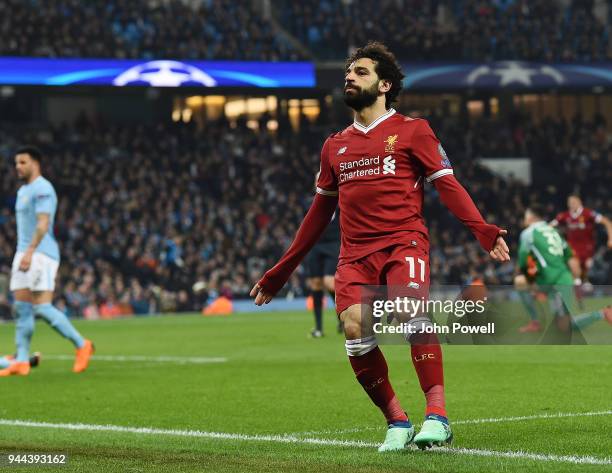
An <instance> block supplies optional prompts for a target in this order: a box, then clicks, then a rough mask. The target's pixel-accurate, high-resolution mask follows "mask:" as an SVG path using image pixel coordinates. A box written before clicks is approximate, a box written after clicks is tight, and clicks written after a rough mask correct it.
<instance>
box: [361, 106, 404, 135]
mask: <svg viewBox="0 0 612 473" xmlns="http://www.w3.org/2000/svg"><path fill="white" fill-rule="evenodd" d="M394 113H395V109H393V108H390V109H389V110H388V111H387V112H386V113H383V114H382V115H381V116H380V117H378V118H377V119H376V120H374V121H373V122H372V123H370V124H369V125H368V126H364V125H362V124H361V123H359V122H358V121H357V120H355V121H353V126H354V127H355V129H356V130H359V131H361V132H363V133H367V132H368V131H370V130H373V129H374V128H376V126H377V125H379V124H381V123H382V122H384V121H385V120H386V119H387V118H389V117H390V116H391V115H393V114H394Z"/></svg>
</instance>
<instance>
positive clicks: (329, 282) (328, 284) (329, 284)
mask: <svg viewBox="0 0 612 473" xmlns="http://www.w3.org/2000/svg"><path fill="white" fill-rule="evenodd" d="M323 285H324V286H325V290H326V291H328V292H334V290H335V284H334V277H333V276H325V277H324V278H323Z"/></svg>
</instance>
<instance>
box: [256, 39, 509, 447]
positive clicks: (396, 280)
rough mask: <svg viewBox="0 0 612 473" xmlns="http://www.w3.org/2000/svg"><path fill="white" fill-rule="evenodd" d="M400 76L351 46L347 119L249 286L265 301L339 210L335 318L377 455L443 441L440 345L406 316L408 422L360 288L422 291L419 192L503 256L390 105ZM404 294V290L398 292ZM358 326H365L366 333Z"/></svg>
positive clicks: (494, 231)
mask: <svg viewBox="0 0 612 473" xmlns="http://www.w3.org/2000/svg"><path fill="white" fill-rule="evenodd" d="M403 78H404V75H403V73H402V71H401V69H400V67H399V64H398V63H397V61H396V59H395V57H394V56H393V54H392V53H390V52H389V51H388V50H387V48H386V47H385V46H384V45H382V44H380V43H369V44H368V45H367V46H365V47H363V48H360V49H358V50H357V51H356V52H355V53H354V54H353V55H352V56H351V57H350V58H349V59H348V61H347V67H346V74H345V88H344V100H345V103H346V104H347V105H348V106H349V107H350V108H352V109H353V110H354V117H355V120H354V122H353V124H351V125H350V126H349V127H347V128H345V129H344V130H343V131H341V132H339V133H335V134H333V135H331V136H330V137H329V138H328V139H327V140H326V141H325V143H324V145H323V149H322V151H321V174H320V176H319V180H318V183H317V195H316V196H315V199H314V201H313V203H312V206H311V207H310V210H309V211H308V213H307V214H306V217H305V218H304V221H303V222H302V225H301V226H300V228H299V230H298V232H297V234H296V237H295V240H294V241H293V243H292V244H291V246H290V247H289V249H288V250H287V252H286V253H285V255H284V256H283V257H282V258H281V259H280V261H279V262H278V263H277V264H276V265H275V266H274V267H273V268H272V269H270V270H269V271H267V272H266V273H265V274H264V276H263V277H262V278H261V280H260V281H259V282H257V284H255V286H254V287H253V289H252V290H251V296H253V297H255V304H257V305H261V304H264V303H268V302H270V300H271V299H272V298H273V297H274V295H275V294H276V293H277V292H278V291H279V290H280V288H281V287H282V286H283V285H284V284H285V283H286V281H287V280H288V279H289V277H290V275H291V273H292V272H293V270H294V269H295V268H296V267H297V265H298V264H299V263H300V261H301V260H302V258H304V256H305V255H306V253H307V252H308V250H309V249H310V248H311V247H312V246H313V245H314V244H315V242H316V241H317V240H318V238H319V236H320V235H321V234H322V233H323V230H324V229H325V227H326V226H327V224H328V223H329V221H330V220H331V216H332V215H333V213H334V211H335V210H336V206H337V205H338V204H339V206H340V228H341V242H342V243H341V249H340V258H339V262H338V268H337V271H336V311H337V313H338V314H339V315H340V319H341V320H342V321H343V323H344V334H345V337H346V344H345V346H346V351H347V355H348V358H349V361H350V364H351V366H352V368H353V370H354V372H355V376H356V377H357V380H358V381H359V383H360V384H361V385H362V387H363V388H364V390H365V391H366V393H367V394H368V396H369V397H370V399H371V400H372V402H373V403H374V404H375V405H376V406H377V407H378V408H379V409H380V410H381V412H382V413H383V415H384V416H385V419H386V421H387V425H388V429H387V434H386V437H385V441H384V442H383V444H382V445H381V446H380V447H379V451H381V452H384V451H393V450H401V449H403V448H404V447H405V446H406V445H407V444H408V443H410V442H411V441H413V440H414V442H415V443H416V444H417V446H419V447H420V448H425V447H427V446H431V445H443V444H445V443H449V442H450V441H451V440H452V433H451V429H450V426H449V422H448V418H447V413H446V407H445V398H444V375H443V368H442V350H441V347H440V345H439V343H438V340H437V337H436V336H433V335H427V333H426V332H428V331H430V330H431V329H432V328H433V327H432V323H431V321H430V319H429V318H427V317H426V314H419V316H418V317H414V318H413V319H412V320H411V322H410V323H411V324H412V330H411V332H414V333H411V334H410V335H408V337H407V340H408V342H409V343H410V344H411V355H412V362H413V365H414V368H415V370H416V373H417V376H418V378H419V382H420V385H421V388H422V390H423V393H424V395H425V399H426V410H425V422H424V423H423V426H422V428H421V431H420V432H419V433H418V434H417V435H416V436H415V435H414V427H413V426H412V423H411V422H410V420H409V419H408V416H407V414H406V413H405V411H404V409H402V407H401V405H400V402H399V400H398V398H397V396H396V395H395V392H394V390H393V388H392V386H391V382H390V381H389V376H388V369H387V363H386V361H385V358H384V356H383V354H382V352H381V350H380V348H379V347H378V343H377V340H376V337H375V336H374V335H373V334H372V332H371V325H370V323H371V310H368V309H369V308H368V306H367V304H364V303H363V301H362V290H363V286H366V285H386V286H393V287H401V288H402V290H403V291H408V290H412V291H414V294H413V296H412V297H415V298H418V299H421V297H426V296H427V292H428V289H429V239H428V233H427V228H426V227H425V222H424V218H423V188H424V186H425V185H426V184H427V183H433V185H434V187H435V188H436V190H437V191H438V194H439V195H440V199H441V200H442V202H443V203H444V204H445V206H446V207H448V208H449V209H450V211H451V212H452V213H453V214H454V215H455V216H456V217H457V218H459V219H460V220H461V221H462V222H463V223H464V224H465V225H466V226H468V227H469V228H470V230H471V231H472V233H473V234H474V236H475V237H476V238H477V239H478V241H479V242H480V244H481V246H482V247H483V248H484V249H485V250H486V251H487V252H489V254H490V256H491V258H493V259H494V260H496V261H508V260H509V259H510V256H509V252H508V247H507V245H506V242H505V241H504V239H503V235H505V234H506V231H505V230H501V229H500V228H499V227H497V226H495V225H491V224H488V223H486V222H485V221H484V219H483V218H482V216H481V215H480V212H479V211H478V209H477V208H476V206H475V205H474V203H473V201H472V199H471V198H470V196H469V195H468V193H467V192H466V190H465V189H464V188H463V187H462V186H461V185H460V184H459V182H458V181H457V180H456V179H455V177H454V175H453V169H452V167H451V164H450V161H449V159H448V158H447V156H446V153H445V152H444V149H443V148H442V145H441V144H440V142H439V141H438V139H437V138H436V136H435V135H434V133H433V131H432V130H431V128H430V127H429V124H428V123H427V121H426V120H422V119H412V118H409V117H406V116H403V115H400V114H399V113H396V112H395V110H394V109H393V108H391V103H392V102H393V101H394V100H395V99H396V98H397V96H398V94H399V92H400V90H401V88H402V79H403ZM403 295H404V296H405V293H404V294H403ZM368 327H370V328H369V329H368Z"/></svg>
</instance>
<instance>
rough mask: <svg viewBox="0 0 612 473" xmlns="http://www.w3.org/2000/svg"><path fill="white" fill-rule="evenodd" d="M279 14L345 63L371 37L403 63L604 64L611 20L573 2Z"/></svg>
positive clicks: (282, 4)
mask: <svg viewBox="0 0 612 473" xmlns="http://www.w3.org/2000/svg"><path fill="white" fill-rule="evenodd" d="M275 5H276V7H277V8H276V10H275V11H276V13H277V15H278V16H279V18H280V19H281V21H282V23H283V24H284V25H287V27H288V29H289V31H291V32H292V34H293V35H294V36H295V37H296V38H298V39H299V40H300V41H301V42H302V43H303V44H305V45H306V46H307V47H308V48H310V50H311V51H312V52H313V53H314V55H315V57H317V58H319V59H327V60H332V59H335V60H342V59H344V58H345V57H346V56H347V54H348V52H349V51H350V50H351V49H353V48H354V47H356V46H358V45H361V44H364V43H365V42H367V41H368V40H372V39H373V40H380V41H384V42H385V43H386V44H388V45H389V47H390V48H391V50H393V51H394V52H396V54H397V55H398V57H400V58H401V59H403V60H412V61H417V60H429V61H437V60H469V61H472V60H474V61H483V60H504V59H506V60H531V61H545V62H552V61H584V62H591V61H603V60H610V59H612V48H611V47H610V41H609V39H610V38H609V34H610V29H609V26H608V25H609V23H608V22H606V19H605V18H604V19H603V21H602V19H600V18H598V17H596V16H595V14H594V2H593V1H583V0H573V1H571V2H568V5H567V6H566V7H563V6H562V3H561V2H559V1H555V0H535V1H527V0H486V1H481V0H478V1H476V0H467V1H463V0H462V1H459V0H446V1H444V0H403V1H397V0H383V1H380V2H369V1H367V0H324V1H322V2H320V1H318V0H316V1H313V0H308V1H305V2H292V1H290V0H276V1H275Z"/></svg>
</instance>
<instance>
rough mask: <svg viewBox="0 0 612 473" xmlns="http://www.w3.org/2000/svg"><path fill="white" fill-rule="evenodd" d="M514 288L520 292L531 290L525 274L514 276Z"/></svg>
mask: <svg viewBox="0 0 612 473" xmlns="http://www.w3.org/2000/svg"><path fill="white" fill-rule="evenodd" d="M514 287H515V288H516V289H519V290H525V289H528V288H529V282H528V281H527V277H526V276H525V275H524V274H517V275H516V276H514Z"/></svg>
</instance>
